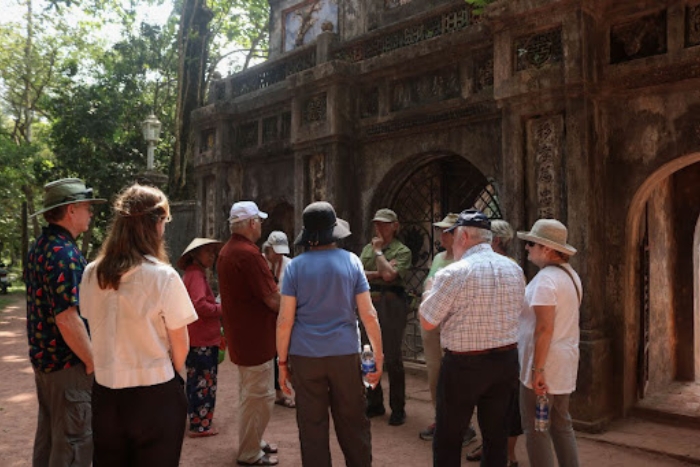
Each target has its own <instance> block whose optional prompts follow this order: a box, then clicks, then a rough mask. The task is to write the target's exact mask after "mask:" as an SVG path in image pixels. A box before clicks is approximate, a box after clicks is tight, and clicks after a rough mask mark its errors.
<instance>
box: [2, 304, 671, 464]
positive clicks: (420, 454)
mask: <svg viewBox="0 0 700 467" xmlns="http://www.w3.org/2000/svg"><path fill="white" fill-rule="evenodd" d="M26 347H27V345H26V331H25V307H24V301H23V297H22V296H21V295H17V297H16V300H15V302H14V303H13V304H12V305H10V306H8V307H6V308H5V309H3V310H0V432H1V435H0V465H2V466H5V467H20V466H28V465H30V464H31V453H32V444H33V439H34V430H35V429H36V396H35V392H34V380H33V371H32V368H31V365H30V363H29V360H28V357H27V348H26ZM237 384H238V382H237V372H236V369H235V366H234V365H233V364H232V363H231V362H229V361H226V362H224V364H222V365H221V367H220V376H219V393H218V397H217V410H216V416H215V425H216V426H217V427H218V429H219V431H220V434H219V435H218V436H214V437H211V438H200V439H188V438H186V439H185V443H184V446H183V450H182V460H181V465H182V466H198V465H207V466H209V467H218V466H232V465H235V457H236V450H237V444H238V441H237V422H238V417H237V412H236V406H237V399H238V391H237ZM407 396H408V402H407V407H406V411H407V414H408V418H407V421H406V424H405V425H403V426H400V427H391V426H389V425H388V424H387V421H388V414H387V415H385V416H384V417H380V418H374V419H372V446H373V456H374V465H376V466H421V467H422V466H429V465H431V464H432V455H431V445H430V443H429V442H426V441H422V440H420V439H419V438H418V432H419V431H420V430H421V429H423V428H424V427H425V426H426V425H428V424H429V423H430V421H431V419H432V410H433V409H432V406H431V404H430V402H429V395H428V390H427V387H426V383H425V380H424V378H423V377H422V376H421V374H420V373H419V372H417V373H414V372H409V374H408V375H407ZM265 439H266V440H267V441H268V442H271V443H277V444H278V446H279V449H280V453H279V459H280V463H279V465H280V466H289V467H294V466H301V456H300V452H299V440H298V432H297V426H296V419H295V409H288V408H285V407H281V406H275V411H274V413H273V417H272V420H271V422H270V425H269V427H268V429H267V432H266V436H265ZM331 449H332V453H333V460H334V461H333V465H334V466H341V465H344V460H343V456H342V453H341V451H340V448H339V446H338V444H337V442H336V441H335V439H334V435H333V434H332V436H331ZM579 451H580V458H581V465H582V466H595V467H612V466H634V467H652V466H653V467H666V466H668V467H671V466H680V465H685V464H683V463H681V462H679V461H676V460H672V459H668V458H665V457H660V456H656V455H651V454H647V453H644V452H641V451H637V450H633V449H627V448H621V447H617V446H610V445H607V444H601V443H598V442H595V441H591V440H587V439H579ZM517 453H518V456H519V460H520V466H521V467H528V466H529V465H530V464H529V463H528V462H527V459H526V457H527V456H526V454H525V447H524V441H523V440H521V441H520V442H519V445H518V449H517ZM463 465H464V466H472V467H476V466H478V464H477V463H470V462H467V461H466V460H464V461H463ZM311 467H314V466H311Z"/></svg>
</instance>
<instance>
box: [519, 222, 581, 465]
mask: <svg viewBox="0 0 700 467" xmlns="http://www.w3.org/2000/svg"><path fill="white" fill-rule="evenodd" d="M518 238H520V239H523V240H525V241H526V247H525V248H526V249H527V252H528V257H527V259H528V260H529V261H530V262H532V263H533V264H535V265H536V266H538V267H539V268H540V271H539V272H538V273H537V275H536V276H535V277H534V278H533V279H532V281H531V282H530V283H529V284H528V286H527V288H526V289H525V307H524V309H523V313H522V315H521V316H520V330H519V336H518V352H519V354H520V382H521V386H520V414H521V419H522V425H523V431H524V432H525V439H526V444H527V453H528V457H529V458H530V465H536V466H537V467H550V466H551V467H553V466H554V455H553V453H552V444H553V445H554V450H555V452H556V454H557V460H558V461H559V465H560V466H561V467H577V466H578V465H579V463H578V451H577V446H576V438H575V436H574V431H573V427H572V425H571V415H570V414H569V397H570V396H571V393H572V392H574V390H576V374H577V371H578V360H579V348H578V344H579V307H580V304H581V296H582V288H581V279H580V278H579V276H578V274H577V273H576V271H574V269H573V268H572V267H571V266H570V265H569V258H570V257H571V256H573V255H574V254H575V253H576V249H575V248H574V247H572V246H571V245H569V244H567V243H566V240H567V229H566V226H564V224H562V223H561V222H559V221H557V220H555V219H540V220H538V221H537V222H535V224H534V225H533V226H532V229H531V231H530V232H518ZM539 395H546V396H547V398H548V399H549V420H550V426H549V430H548V431H536V430H535V405H536V399H537V396H539Z"/></svg>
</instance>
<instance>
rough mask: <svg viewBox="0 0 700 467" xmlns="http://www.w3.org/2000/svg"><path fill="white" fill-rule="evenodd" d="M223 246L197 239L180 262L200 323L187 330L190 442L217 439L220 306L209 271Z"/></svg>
mask: <svg viewBox="0 0 700 467" xmlns="http://www.w3.org/2000/svg"><path fill="white" fill-rule="evenodd" d="M222 246H223V243H222V242H220V241H218V240H214V239H211V238H195V239H194V240H192V241H191V242H190V244H189V245H187V248H185V251H183V252H182V255H180V259H178V261H177V267H178V268H180V269H182V270H184V271H185V275H184V276H183V277H182V280H183V282H184V283H185V287H186V288H187V292H188V293H189V294H190V299H191V300H192V304H193V305H194V309H195V310H196V311H197V315H198V316H199V319H198V320H197V321H195V322H194V323H192V324H190V325H189V326H188V327H187V331H188V332H189V336H190V351H189V353H188V354H187V361H186V366H187V418H188V422H189V431H188V432H187V434H188V436H189V437H190V438H199V437H204V436H214V435H216V434H218V433H219V432H218V430H217V429H216V428H213V427H212V421H213V419H214V407H215V405H216V390H217V374H218V367H219V345H220V342H221V304H220V303H217V301H216V297H215V296H214V293H213V292H212V290H211V287H210V286H209V282H208V281H207V276H206V271H207V269H210V268H211V267H212V266H213V265H214V261H215V260H216V255H217V254H218V252H219V250H220V249H221V247H222Z"/></svg>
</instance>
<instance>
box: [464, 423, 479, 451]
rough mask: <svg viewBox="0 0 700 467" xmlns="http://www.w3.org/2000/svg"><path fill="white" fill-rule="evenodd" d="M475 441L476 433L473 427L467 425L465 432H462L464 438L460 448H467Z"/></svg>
mask: <svg viewBox="0 0 700 467" xmlns="http://www.w3.org/2000/svg"><path fill="white" fill-rule="evenodd" d="M475 439H476V431H475V430H474V427H473V426H471V425H469V427H468V428H467V431H465V432H464V438H463V439H462V446H469V444H471V442H472V441H474V440H475Z"/></svg>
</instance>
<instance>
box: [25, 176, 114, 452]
mask: <svg viewBox="0 0 700 467" xmlns="http://www.w3.org/2000/svg"><path fill="white" fill-rule="evenodd" d="M105 202H107V200H105V199H96V198H94V197H93V194H92V189H91V188H86V187H85V184H84V183H83V182H82V180H79V179H77V178H64V179H61V180H57V181H55V182H51V183H49V184H47V185H46V186H45V187H44V206H43V209H41V210H40V211H38V212H36V213H34V214H32V217H34V216H36V215H39V214H43V215H44V219H45V220H46V221H47V222H48V226H46V227H44V228H43V229H42V232H41V235H39V237H37V239H36V241H35V242H34V244H33V245H32V246H31V248H30V249H29V254H28V257H27V269H26V270H25V271H24V282H25V284H26V286H27V334H28V339H29V358H30V360H31V362H32V366H33V367H34V379H35V382H36V392H37V399H38V401H39V417H38V424H37V430H36V435H35V438H34V460H33V465H34V466H49V465H50V466H54V465H55V466H59V465H60V466H68V465H70V466H89V465H90V464H91V463H92V446H93V445H92V417H91V407H90V402H91V391H92V383H93V360H92V348H91V345H90V337H89V335H88V330H87V326H86V324H85V321H84V320H83V319H82V317H81V316H80V311H79V309H78V285H79V284H80V280H81V278H82V275H83V270H84V268H85V266H86V265H87V261H86V260H85V258H84V257H83V255H82V254H81V252H80V249H79V248H78V245H77V243H76V239H77V237H78V236H79V235H80V234H81V233H83V232H85V231H87V230H88V228H89V226H90V220H91V218H92V205H93V204H95V203H105Z"/></svg>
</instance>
